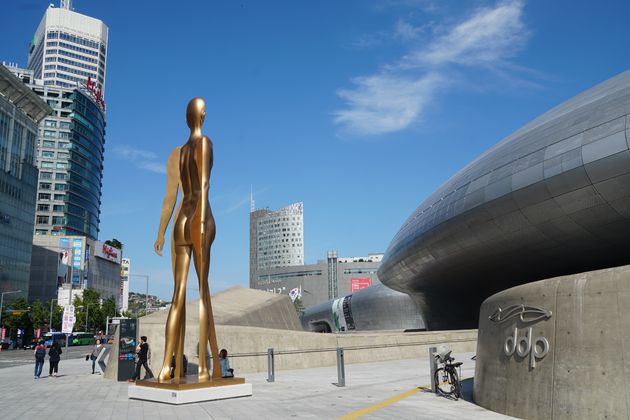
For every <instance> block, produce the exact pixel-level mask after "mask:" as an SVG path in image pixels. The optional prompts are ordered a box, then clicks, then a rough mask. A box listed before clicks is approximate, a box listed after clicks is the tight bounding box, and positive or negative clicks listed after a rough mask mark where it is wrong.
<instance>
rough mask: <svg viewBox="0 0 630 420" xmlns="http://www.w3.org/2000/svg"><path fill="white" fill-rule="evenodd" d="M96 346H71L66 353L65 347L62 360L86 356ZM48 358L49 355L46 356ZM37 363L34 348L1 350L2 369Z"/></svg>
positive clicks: (0, 361) (0, 366) (0, 365)
mask: <svg viewBox="0 0 630 420" xmlns="http://www.w3.org/2000/svg"><path fill="white" fill-rule="evenodd" d="M93 347H94V346H70V347H68V352H67V353H66V348H65V347H63V354H62V355H61V360H62V361H63V360H64V359H80V358H82V357H83V358H85V355H86V354H88V353H90V352H91V351H92V348H93ZM46 360H48V357H46ZM31 363H33V364H34V363H35V356H34V355H33V350H22V349H17V350H3V351H2V352H0V369H4V368H8V367H12V366H20V365H27V364H31Z"/></svg>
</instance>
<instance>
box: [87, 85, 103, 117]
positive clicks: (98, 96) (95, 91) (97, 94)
mask: <svg viewBox="0 0 630 420" xmlns="http://www.w3.org/2000/svg"><path fill="white" fill-rule="evenodd" d="M85 87H86V88H87V89H88V90H89V91H90V92H91V93H92V95H94V99H95V100H96V102H98V103H99V104H100V105H101V107H102V108H103V111H105V100H104V99H103V90H102V89H101V88H98V87H96V82H95V81H93V80H92V78H91V77H90V76H88V79H87V83H86V84H85Z"/></svg>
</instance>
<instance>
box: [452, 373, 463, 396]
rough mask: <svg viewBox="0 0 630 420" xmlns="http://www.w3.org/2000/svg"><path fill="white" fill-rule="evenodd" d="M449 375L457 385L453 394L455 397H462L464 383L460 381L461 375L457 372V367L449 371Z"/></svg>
mask: <svg viewBox="0 0 630 420" xmlns="http://www.w3.org/2000/svg"><path fill="white" fill-rule="evenodd" d="M449 375H451V382H452V383H453V385H454V386H455V390H454V391H453V396H454V397H455V398H461V397H462V385H461V383H460V382H459V375H458V374H457V370H456V369H453V370H451V371H450V372H449Z"/></svg>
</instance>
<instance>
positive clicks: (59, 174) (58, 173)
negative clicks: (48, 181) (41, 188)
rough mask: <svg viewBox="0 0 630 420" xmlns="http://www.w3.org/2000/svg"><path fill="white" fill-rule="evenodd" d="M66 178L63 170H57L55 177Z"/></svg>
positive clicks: (66, 175)
mask: <svg viewBox="0 0 630 420" xmlns="http://www.w3.org/2000/svg"><path fill="white" fill-rule="evenodd" d="M66 178H68V174H64V173H63V172H57V173H56V174H55V179H66Z"/></svg>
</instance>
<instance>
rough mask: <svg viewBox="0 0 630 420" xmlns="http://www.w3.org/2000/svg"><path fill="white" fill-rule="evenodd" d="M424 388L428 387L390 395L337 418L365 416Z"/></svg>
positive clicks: (351, 418) (342, 419)
mask: <svg viewBox="0 0 630 420" xmlns="http://www.w3.org/2000/svg"><path fill="white" fill-rule="evenodd" d="M426 389H429V388H425V387H418V388H414V389H412V390H409V391H407V392H403V393H402V394H399V395H396V396H394V397H392V398H390V399H388V400H385V401H381V402H380V403H377V404H374V405H371V406H369V407H365V408H362V409H360V410H357V411H354V412H352V413H350V414H346V415H345V416H342V417H339V419H338V420H353V419H356V418H359V417H361V416H365V415H366V414H370V413H372V412H374V411H376V410H380V409H381V408H385V407H387V406H389V405H392V404H394V403H397V402H398V401H400V400H404V399H405V398H407V397H411V396H412V395H414V394H417V393H418V392H422V391H424V390H426Z"/></svg>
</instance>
